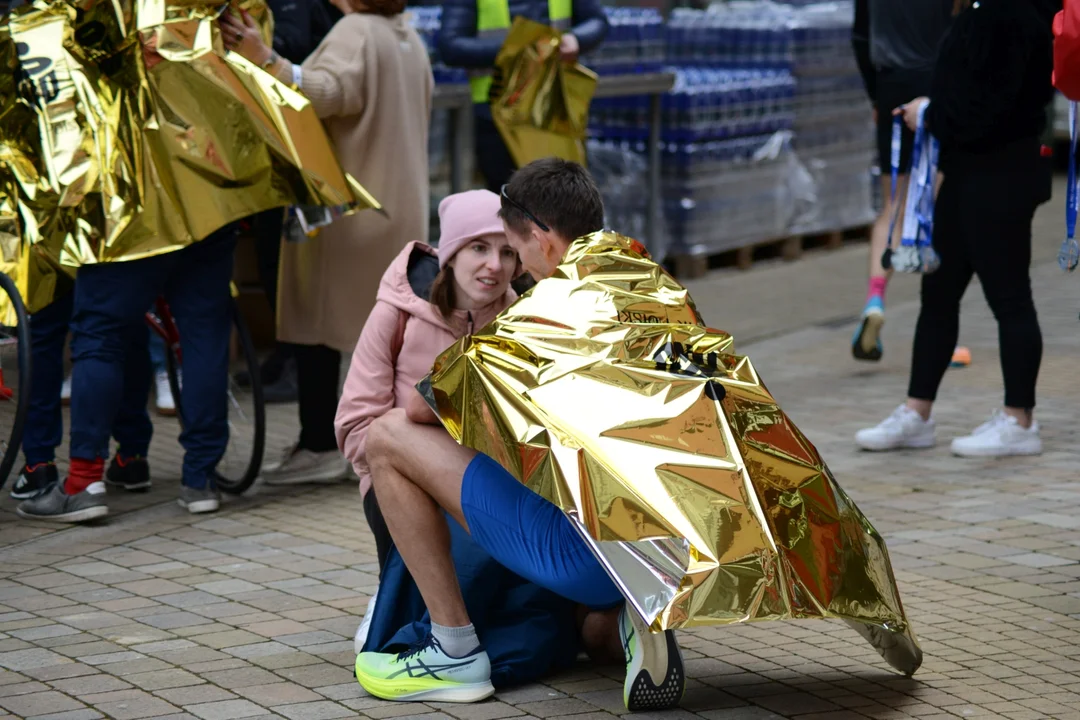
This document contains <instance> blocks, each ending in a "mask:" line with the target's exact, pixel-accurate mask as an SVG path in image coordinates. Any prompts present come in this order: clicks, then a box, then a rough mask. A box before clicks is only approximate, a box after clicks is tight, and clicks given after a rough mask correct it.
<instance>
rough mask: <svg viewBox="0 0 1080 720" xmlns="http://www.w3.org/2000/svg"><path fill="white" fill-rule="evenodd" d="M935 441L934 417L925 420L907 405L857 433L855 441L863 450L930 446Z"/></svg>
mask: <svg viewBox="0 0 1080 720" xmlns="http://www.w3.org/2000/svg"><path fill="white" fill-rule="evenodd" d="M934 442H935V441H934V418H930V419H929V420H923V419H922V415H919V413H917V412H915V411H914V410H912V409H911V408H909V407H908V406H907V405H901V406H900V407H898V408H896V409H895V410H893V412H892V415H890V416H889V417H887V418H885V419H884V420H883V421H882V422H881V424H880V425H877V426H875V427H872V428H865V429H863V430H860V431H859V432H857V433H855V443H856V444H857V445H858V446H859V447H861V448H862V449H863V450H899V449H900V448H928V447H933V446H934Z"/></svg>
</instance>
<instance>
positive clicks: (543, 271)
mask: <svg viewBox="0 0 1080 720" xmlns="http://www.w3.org/2000/svg"><path fill="white" fill-rule="evenodd" d="M503 227H504V228H505V229H506V239H507V240H509V241H510V246H511V247H513V248H514V249H515V250H517V254H518V257H519V258H520V259H521V269H522V270H524V271H525V272H527V273H529V274H530V275H532V276H533V279H534V280H536V281H538V282H539V281H540V280H543V279H544V278H547V277H551V275H552V273H554V272H555V268H556V267H557V266H558V264H559V260H560V259H561V258H555V259H554V261H552V258H551V257H550V255H551V249H552V245H551V240H550V238H548V237H547V234H546V233H542V232H539V230H538V228H537V227H536V226H535V225H534V224H533V223H531V222H527V223H526V225H525V228H526V229H525V232H524V233H519V232H517V231H515V230H514V228H512V227H510V225H508V224H507V223H506V222H503Z"/></svg>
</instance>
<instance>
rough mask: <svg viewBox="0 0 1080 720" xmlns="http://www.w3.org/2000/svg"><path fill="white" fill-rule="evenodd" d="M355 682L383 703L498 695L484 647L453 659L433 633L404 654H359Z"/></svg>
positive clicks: (466, 700)
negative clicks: (383, 701)
mask: <svg viewBox="0 0 1080 720" xmlns="http://www.w3.org/2000/svg"><path fill="white" fill-rule="evenodd" d="M356 679H357V680H358V681H360V685H361V686H362V687H363V688H364V689H365V690H367V691H368V692H369V693H371V694H372V695H374V696H375V697H377V698H382V699H383V700H401V701H403V702H405V701H412V702H415V701H421V700H433V701H438V702H461V703H471V702H479V701H480V700H484V699H486V698H489V697H491V696H492V695H494V694H495V687H494V686H493V685H492V684H491V661H490V660H489V659H488V654H487V651H486V650H484V648H483V646H481V647H478V648H476V650H473V651H472V652H471V653H469V654H468V655H466V656H465V657H460V658H455V657H450V656H449V655H447V654H446V653H445V652H443V649H442V646H441V645H439V641H438V640H436V639H435V638H434V637H433V636H432V635H431V634H430V633H429V634H428V636H427V637H426V638H424V640H423V642H421V643H419V644H417V645H414V646H413V647H411V648H409V649H408V650H406V651H405V652H403V653H396V654H395V653H374V652H365V653H360V654H359V655H357V656H356Z"/></svg>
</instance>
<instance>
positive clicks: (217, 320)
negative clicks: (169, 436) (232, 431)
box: [71, 226, 236, 489]
mask: <svg viewBox="0 0 1080 720" xmlns="http://www.w3.org/2000/svg"><path fill="white" fill-rule="evenodd" d="M235 248H236V230H235V227H234V226H228V227H226V228H223V229H222V230H219V231H218V232H216V233H214V234H213V235H211V236H210V237H209V238H207V239H205V240H203V241H201V242H197V243H195V244H194V245H191V246H190V247H186V248H184V249H183V250H178V251H175V252H171V253H166V254H164V255H158V256H156V257H151V258H146V259H143V260H134V261H131V262H112V263H101V264H98V265H87V266H84V267H83V268H81V269H80V270H79V275H78V282H76V283H75V315H74V317H73V319H72V323H71V325H72V333H73V338H72V342H71V347H72V358H73V360H74V363H75V368H74V374H73V376H72V383H71V389H72V392H71V457H72V458H80V459H84V460H97V459H99V458H104V457H106V455H107V454H108V446H109V428H110V427H111V426H112V422H113V419H114V418H115V417H116V415H117V411H118V409H119V399H120V397H121V395H122V392H123V388H124V385H125V378H126V377H129V376H130V375H132V373H130V372H128V371H127V370H126V368H125V354H124V338H125V336H127V335H128V334H129V333H130V332H131V330H132V328H134V327H135V326H139V327H143V322H144V320H143V318H144V315H145V314H146V309H147V308H148V307H150V306H151V305H152V304H153V302H154V300H155V299H156V298H157V297H159V296H161V295H164V296H165V298H166V300H167V301H168V302H169V307H170V309H171V311H172V314H173V317H174V318H175V320H176V324H177V327H178V328H179V330H180V335H181V338H182V341H181V342H182V345H183V353H184V365H185V366H187V367H188V368H189V369H190V371H189V372H188V373H185V375H184V386H183V388H182V389H181V398H180V400H181V406H182V409H183V410H182V412H183V417H182V420H183V428H184V429H183V432H182V433H181V434H180V444H181V445H183V447H184V451H185V453H184V465H183V473H182V479H183V483H184V485H187V486H188V487H193V488H200V489H201V488H205V487H207V486H208V485H210V484H212V482H213V473H214V469H215V468H216V467H217V464H218V462H219V461H220V460H221V457H222V455H224V454H225V448H226V446H227V445H228V442H229V425H228V404H227V403H228V396H227V390H228V373H229V337H230V333H231V332H232V305H231V298H230V294H229V281H230V279H231V278H232V270H233V251H234V250H235ZM143 332H144V334H143V336H142V347H143V348H144V349H145V348H146V347H147V338H146V335H145V330H144V331H143ZM144 357H148V355H146V353H145V351H144ZM149 376H150V369H149V368H148V367H147V368H146V371H145V372H144V373H140V377H144V378H147V380H148V379H149ZM144 397H145V395H144Z"/></svg>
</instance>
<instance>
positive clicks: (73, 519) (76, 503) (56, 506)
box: [16, 481, 109, 523]
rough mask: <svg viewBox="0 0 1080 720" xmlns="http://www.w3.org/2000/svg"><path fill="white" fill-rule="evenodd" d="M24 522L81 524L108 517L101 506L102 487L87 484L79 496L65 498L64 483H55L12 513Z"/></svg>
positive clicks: (102, 484) (102, 485)
mask: <svg viewBox="0 0 1080 720" xmlns="http://www.w3.org/2000/svg"><path fill="white" fill-rule="evenodd" d="M16 512H18V513H19V515H20V516H22V517H24V518H26V519H27V520H45V521H47V522H62V523H81V522H88V521H90V520H97V519H98V518H103V517H105V516H106V515H108V514H109V506H108V505H106V504H105V483H103V482H96V483H91V484H90V487H88V488H86V489H85V490H83V491H82V492H80V493H76V494H74V495H68V494H66V493H65V492H64V483H63V482H62V481H60V482H57V483H56V484H54V485H53V486H52V487H50V488H49V489H48V490H46V491H45V492H43V493H41V494H40V495H38V496H37V497H35V498H31V499H29V500H24V501H23V502H22V503H21V504H20V505H19V507H18V510H17V511H16Z"/></svg>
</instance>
